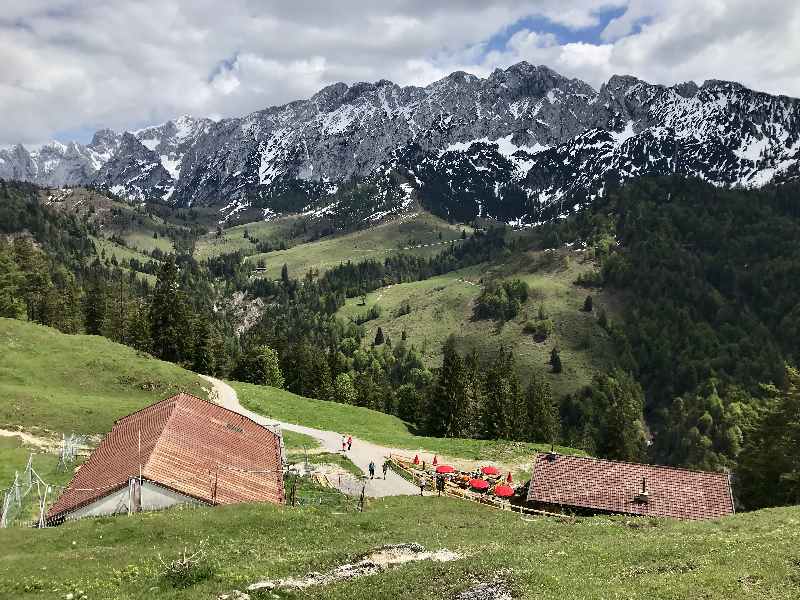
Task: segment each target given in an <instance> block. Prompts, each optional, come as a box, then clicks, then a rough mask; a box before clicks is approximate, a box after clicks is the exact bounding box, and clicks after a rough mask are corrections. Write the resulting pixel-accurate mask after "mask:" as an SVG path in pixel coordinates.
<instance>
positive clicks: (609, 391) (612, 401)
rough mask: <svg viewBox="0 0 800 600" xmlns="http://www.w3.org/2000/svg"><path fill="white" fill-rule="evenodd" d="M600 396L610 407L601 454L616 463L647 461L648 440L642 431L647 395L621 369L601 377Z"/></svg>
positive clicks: (606, 415)
mask: <svg viewBox="0 0 800 600" xmlns="http://www.w3.org/2000/svg"><path fill="white" fill-rule="evenodd" d="M598 380H599V386H598V387H599V390H598V391H599V393H600V394H601V395H603V396H604V398H603V399H602V404H604V405H605V406H607V408H606V414H605V431H604V435H603V442H602V444H601V446H600V451H601V453H602V454H603V456H605V457H607V458H613V459H616V460H626V461H639V460H642V458H644V452H645V438H644V430H643V429H642V421H643V418H644V393H643V392H642V388H641V386H640V385H639V384H638V383H636V381H635V380H634V379H633V377H631V376H630V375H629V374H628V373H625V372H624V371H621V370H619V369H616V370H614V371H613V372H612V373H610V374H609V375H604V376H599V377H598Z"/></svg>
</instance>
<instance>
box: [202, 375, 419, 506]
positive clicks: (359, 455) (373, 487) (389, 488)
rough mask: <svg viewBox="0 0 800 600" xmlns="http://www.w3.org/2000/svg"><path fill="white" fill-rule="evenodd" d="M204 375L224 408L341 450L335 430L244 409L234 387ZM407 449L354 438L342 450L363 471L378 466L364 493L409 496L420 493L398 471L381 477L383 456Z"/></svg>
mask: <svg viewBox="0 0 800 600" xmlns="http://www.w3.org/2000/svg"><path fill="white" fill-rule="evenodd" d="M201 377H202V378H203V379H205V380H206V381H208V382H209V383H211V384H212V385H213V386H214V389H215V390H216V392H217V402H218V403H219V404H220V405H222V406H224V407H225V408H227V409H229V410H232V411H234V412H237V413H239V414H240V415H244V416H245V417H248V418H250V419H253V421H255V422H256V423H259V424H261V425H267V426H269V425H280V427H281V429H285V430H287V431H294V432H297V433H302V434H305V435H308V436H311V437H313V438H314V439H316V440H317V441H318V442H319V443H320V444H321V445H322V446H323V447H325V449H326V450H328V451H329V452H341V450H342V434H341V433H337V432H335V431H323V430H321V429H313V428H311V427H303V426H302V425H295V424H293V423H284V422H282V421H276V420H275V419H270V418H269V417H265V416H263V415H260V414H258V413H255V412H253V411H251V410H248V409H246V408H245V407H243V406H242V405H241V404H240V403H239V398H238V397H237V396H236V390H234V389H233V388H232V387H231V386H229V385H228V384H227V383H225V382H224V381H221V380H219V379H215V378H214V377H209V376H208V375H201ZM407 452H408V451H405V452H404V451H401V450H397V449H396V448H387V447H385V446H379V445H377V444H372V443H370V442H365V441H362V440H359V439H357V438H353V448H352V449H351V450H350V451H349V452H346V453H345V456H347V458H349V459H350V460H351V461H352V462H353V464H355V465H356V466H357V467H358V468H359V469H361V471H362V472H363V473H364V474H365V475H366V474H367V473H368V467H369V463H370V461H374V462H375V465H376V466H377V471H378V473H377V474H378V476H379V477H381V478H380V479H367V488H366V494H367V495H368V496H370V497H372V498H379V497H382V496H409V495H414V494H419V488H418V487H416V486H415V485H412V484H411V483H409V482H408V481H406V480H405V479H403V478H402V477H400V476H399V475H398V474H397V473H395V472H393V471H391V470H390V471H389V473H388V474H387V476H386V479H385V480H384V479H382V473H381V465H382V464H383V461H384V458H386V457H388V456H389V454H398V453H402V454H406V453H407Z"/></svg>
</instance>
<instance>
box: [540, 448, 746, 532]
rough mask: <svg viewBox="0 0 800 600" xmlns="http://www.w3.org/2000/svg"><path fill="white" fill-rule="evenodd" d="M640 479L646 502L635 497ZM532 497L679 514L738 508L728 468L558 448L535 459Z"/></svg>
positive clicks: (717, 513) (714, 514) (708, 514)
mask: <svg viewBox="0 0 800 600" xmlns="http://www.w3.org/2000/svg"><path fill="white" fill-rule="evenodd" d="M642 479H645V480H646V488H647V501H646V502H644V501H642V499H641V498H638V499H637V496H639V494H640V492H641V491H642ZM528 501H529V502H533V503H542V504H549V505H558V506H563V507H571V508H578V509H589V510H596V511H599V512H610V513H623V514H631V515H646V516H655V517H674V518H676V519H716V518H718V517H723V516H726V515H730V514H733V512H734V506H733V496H732V494H731V486H730V479H729V477H728V475H727V474H726V473H713V472H708V471H690V470H687V469H678V468H674V467H664V466H656V465H642V464H635V463H626V462H617V461H612V460H601V459H597V458H587V457H582V456H565V455H562V454H554V453H549V454H548V453H545V454H538V455H537V456H536V458H535V459H534V463H533V472H532V475H531V483H530V487H529V489H528Z"/></svg>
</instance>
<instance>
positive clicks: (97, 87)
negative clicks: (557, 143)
mask: <svg viewBox="0 0 800 600" xmlns="http://www.w3.org/2000/svg"><path fill="white" fill-rule="evenodd" d="M0 8H1V9H2V10H0V57H1V58H0V145H8V144H13V143H17V142H22V143H25V144H30V145H36V144H40V143H42V142H43V141H46V140H49V139H59V140H62V141H68V140H72V139H75V140H78V141H81V142H86V141H88V140H89V139H90V138H91V134H92V133H93V132H94V130H96V129H99V128H101V127H110V128H113V129H118V130H120V129H135V128H139V127H143V126H145V125H150V124H154V123H160V122H163V121H166V120H168V119H170V118H173V117H175V116H177V115H181V114H192V115H195V116H212V117H226V116H236V115H241V114H245V113H247V112H250V111H253V110H257V109H259V108H263V107H266V106H270V105H274V104H282V103H285V102H288V101H290V100H294V99H297V98H305V97H308V96H310V95H311V94H313V93H314V92H316V91H317V90H318V89H319V88H321V87H323V86H324V85H327V84H329V83H332V82H336V81H345V82H348V83H352V82H354V81H376V80H378V79H391V80H392V81H395V82H397V83H400V84H404V85H425V84H427V83H430V82H432V81H434V80H436V79H439V78H440V77H443V76H444V75H446V74H447V73H450V72H452V71H454V70H465V71H469V72H472V73H475V74H477V75H487V74H488V73H490V72H491V71H492V70H493V69H494V68H497V67H501V68H503V67H507V66H509V65H511V64H513V63H515V62H518V61H520V60H527V61H528V62H531V63H533V64H546V65H548V66H550V67H552V68H553V69H555V70H557V71H559V72H561V73H563V74H564V75H567V76H570V77H579V78H582V79H584V80H586V81H588V82H589V83H591V84H592V85H594V86H595V87H599V85H600V84H601V83H602V82H603V81H604V80H606V79H608V77H609V76H610V75H612V74H614V73H622V74H632V75H636V76H638V77H641V78H643V79H646V80H648V81H652V82H657V83H665V84H672V83H675V82H680V81H686V80H689V79H692V80H695V81H697V82H702V81H703V80H705V79H710V78H716V79H732V80H737V81H741V82H742V83H744V84H746V85H748V86H750V87H753V88H756V89H760V90H764V91H768V92H772V93H783V94H788V95H792V96H798V97H800V35H798V32H800V2H797V0H755V1H754V0H673V1H669V2H668V1H666V0H537V1H533V2H526V1H523V0H496V1H492V0H486V1H477V0H450V1H448V0H440V1H431V0H380V1H377V2H376V1H361V2H357V1H355V0H336V1H335V2H322V1H319V2H309V1H307V0H292V1H290V2H287V1H285V0H260V1H259V0H225V1H224V2H219V1H218V0H191V1H190V0H186V1H178V0H138V1H135V2H132V1H131V0H124V1H116V0H106V1H104V2H90V1H89V0H72V1H69V0H24V1H14V0H0Z"/></svg>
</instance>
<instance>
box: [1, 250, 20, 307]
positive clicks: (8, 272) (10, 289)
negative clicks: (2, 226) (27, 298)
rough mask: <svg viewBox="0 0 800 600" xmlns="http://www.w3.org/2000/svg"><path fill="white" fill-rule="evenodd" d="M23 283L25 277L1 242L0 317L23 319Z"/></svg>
mask: <svg viewBox="0 0 800 600" xmlns="http://www.w3.org/2000/svg"><path fill="white" fill-rule="evenodd" d="M23 282H24V275H23V273H22V271H20V269H19V267H17V263H16V262H15V261H14V257H13V256H12V254H11V251H10V250H9V249H8V248H7V247H6V245H5V243H4V242H3V241H0V317H7V318H11V319H21V318H22V317H23V316H24V315H25V302H24V301H23V298H22V291H21V287H22V285H23Z"/></svg>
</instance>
